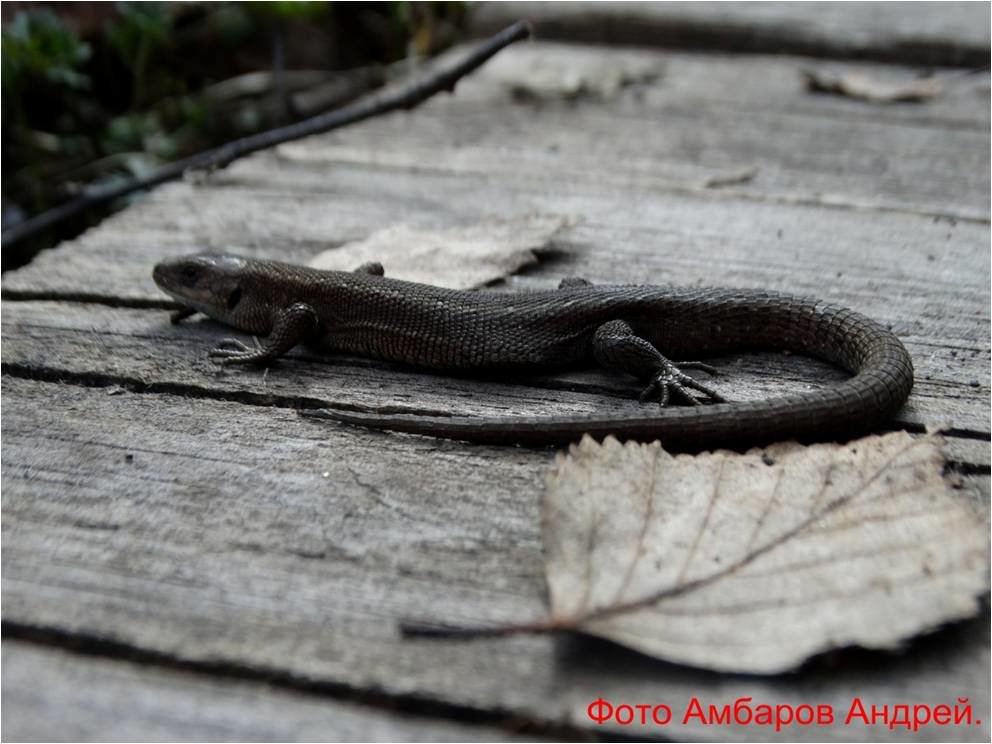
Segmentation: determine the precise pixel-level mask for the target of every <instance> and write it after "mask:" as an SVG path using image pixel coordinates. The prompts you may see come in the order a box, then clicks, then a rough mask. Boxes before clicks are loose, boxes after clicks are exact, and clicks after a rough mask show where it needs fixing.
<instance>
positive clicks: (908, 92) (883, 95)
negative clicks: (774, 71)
mask: <svg viewBox="0 0 992 744" xmlns="http://www.w3.org/2000/svg"><path fill="white" fill-rule="evenodd" d="M802 73H803V75H804V76H805V78H806V87H807V88H808V89H809V90H811V91H815V92H817V93H834V94H836V95H840V96H847V97H848V98H857V99H858V100H861V101H868V102H869V103H920V102H922V101H926V100H929V99H931V98H933V97H934V96H935V95H937V94H938V93H940V81H939V80H938V79H937V78H933V77H928V78H917V79H915V80H911V81H909V82H897V83H888V82H883V81H881V80H873V79H872V78H869V77H865V76H864V75H858V74H854V73H852V74H849V75H839V74H835V73H832V72H825V71H822V70H803V71H802Z"/></svg>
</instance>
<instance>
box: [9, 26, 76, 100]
mask: <svg viewBox="0 0 992 744" xmlns="http://www.w3.org/2000/svg"><path fill="white" fill-rule="evenodd" d="M90 53H91V50H90V45H89V44H87V43H85V42H83V41H80V40H79V39H77V38H76V36H75V35H74V34H73V33H72V32H71V31H70V30H69V29H68V28H66V26H65V25H64V24H63V23H62V21H61V20H60V19H59V18H58V17H57V16H55V15H54V14H52V13H51V12H49V11H42V12H40V13H23V14H21V15H19V16H17V17H16V18H15V19H14V21H13V22H12V23H10V24H8V25H7V26H5V27H4V29H3V95H4V98H5V100H7V101H9V100H11V99H10V98H8V96H12V97H14V98H16V97H17V96H18V95H19V94H20V92H21V91H22V90H23V89H24V88H25V87H26V86H28V85H30V84H31V82H32V81H38V80H41V81H45V82H48V83H51V84H53V85H58V86H65V87H68V88H74V89H77V90H86V89H88V88H89V87H90V79H89V77H88V76H87V75H86V74H85V73H84V72H82V71H81V69H80V68H81V67H82V66H83V65H84V64H85V63H86V61H87V60H88V59H89V58H90Z"/></svg>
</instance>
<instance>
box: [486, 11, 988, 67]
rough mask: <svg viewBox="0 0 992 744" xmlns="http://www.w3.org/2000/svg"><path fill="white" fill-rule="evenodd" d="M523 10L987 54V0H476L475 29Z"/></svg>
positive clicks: (833, 43) (852, 48) (769, 38)
mask: <svg viewBox="0 0 992 744" xmlns="http://www.w3.org/2000/svg"><path fill="white" fill-rule="evenodd" d="M518 18H529V19H530V20H531V21H532V22H533V23H534V24H535V26H536V31H537V35H538V36H539V37H543V38H557V39H570V40H576V41H584V42H599V43H609V44H637V45H642V46H662V47H707V48H715V49H721V50H725V51H731V50H733V51H751V52H753V51H762V52H792V53H798V54H810V55H817V56H829V57H859V58H868V59H880V60H900V61H905V62H910V63H913V64H966V65H973V66H981V65H984V64H987V62H988V55H989V6H988V4H987V3H964V2H946V3H936V2H921V3H906V2H900V3H877V2H862V3H830V2H812V3H783V2H753V3H714V2H649V3H630V2H592V3H569V2H561V3H536V2H508V3H480V4H479V5H478V6H476V7H475V9H474V12H473V14H472V26H473V29H474V30H475V31H476V33H478V34H487V33H492V32H493V31H495V30H496V29H498V28H502V27H503V26H505V25H507V24H509V23H512V22H513V21H515V20H517V19H518Z"/></svg>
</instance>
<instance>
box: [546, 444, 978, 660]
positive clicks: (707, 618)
mask: <svg viewBox="0 0 992 744" xmlns="http://www.w3.org/2000/svg"><path fill="white" fill-rule="evenodd" d="M940 443H941V440H940V439H939V438H938V437H934V436H929V435H928V436H922V437H918V438H915V439H914V438H912V437H910V436H909V435H908V434H906V433H903V432H899V433H893V434H887V435H884V436H877V437H867V438H864V439H861V440H858V441H855V442H852V443H850V444H848V445H846V446H840V445H835V444H821V445H814V446H810V447H804V446H801V445H798V444H795V443H785V444H780V445H774V446H771V447H768V448H766V449H764V450H752V451H751V452H748V453H747V454H744V455H741V454H737V453H732V452H725V451H720V452H714V453H703V454H701V455H697V456H689V455H679V456H673V455H670V454H668V453H667V452H665V451H664V450H663V449H662V448H661V446H660V445H659V444H658V443H657V442H655V443H654V444H651V445H642V444H637V443H633V442H631V443H628V444H624V445H621V444H620V443H619V442H617V441H616V440H615V439H612V438H608V439H607V440H606V441H604V442H603V444H602V445H600V444H597V443H596V442H595V441H593V440H592V439H590V438H588V437H587V438H585V439H583V441H582V443H581V444H580V445H573V446H572V448H571V452H570V454H569V456H568V457H567V458H562V459H561V460H560V461H559V463H558V466H557V468H556V470H555V471H554V472H553V473H552V475H551V476H550V478H549V489H548V493H547V496H546V500H545V513H544V539H545V553H546V573H547V579H548V585H549V587H550V592H551V611H552V624H553V625H554V626H555V627H559V628H570V629H576V630H581V631H584V632H587V633H591V634H594V635H598V636H603V637H605V638H609V639H611V640H613V641H616V642H618V643H622V644H624V645H627V646H630V647H631V648H635V649H637V650H639V651H642V652H644V653H648V654H651V655H653V656H657V657H659V658H663V659H667V660H670V661H675V662H680V663H685V664H691V665H695V666H699V667H705V668H710V669H717V670H723V671H735V672H752V673H773V672H781V671H784V670H788V669H792V668H794V667H796V666H798V665H799V664H801V663H802V662H803V661H804V660H805V659H806V658H808V657H809V656H811V655H813V654H816V653H819V652H822V651H826V650H827V649H830V648H835V647H840V646H849V645H859V646H865V647H869V648H893V647H896V646H898V645H899V644H900V642H901V641H903V640H904V639H906V638H908V637H910V636H912V635H914V634H916V633H920V632H922V631H925V630H928V629H932V628H934V627H935V626H937V625H940V624H941V623H944V622H948V621H951V620H957V619H961V618H965V617H969V616H971V615H973V614H975V613H976V612H977V610H978V603H977V598H978V596H979V595H980V594H982V593H983V592H985V591H987V589H988V561H989V557H988V549H989V544H988V528H987V526H986V525H985V524H982V523H980V522H981V520H979V519H977V518H976V517H975V515H974V513H973V512H971V511H969V510H968V509H967V508H966V507H965V506H964V505H963V504H962V502H961V500H960V499H958V498H956V497H955V496H954V493H953V491H951V490H950V488H949V486H948V485H947V484H946V483H945V482H944V479H943V478H942V476H941V468H942V466H943V462H944V459H943V455H942V454H941V451H940Z"/></svg>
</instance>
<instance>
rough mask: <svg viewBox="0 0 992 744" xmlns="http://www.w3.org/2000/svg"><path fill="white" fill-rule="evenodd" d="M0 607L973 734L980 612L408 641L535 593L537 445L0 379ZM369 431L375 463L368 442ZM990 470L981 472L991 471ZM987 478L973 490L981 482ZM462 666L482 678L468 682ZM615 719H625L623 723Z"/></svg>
mask: <svg viewBox="0 0 992 744" xmlns="http://www.w3.org/2000/svg"><path fill="white" fill-rule="evenodd" d="M4 402H5V404H6V406H5V408H6V410H5V415H4V417H3V420H2V425H3V436H4V444H5V448H4V463H3V486H4V499H3V504H2V506H3V522H2V526H3V547H4V557H3V558H4V559H3V600H4V617H5V621H6V622H8V623H10V624H14V625H18V626H34V627H42V628H50V629H57V630H58V632H59V633H63V634H68V635H70V636H71V635H81V636H95V637H99V638H105V639H107V640H109V641H113V642H115V643H118V644H124V645H127V646H134V647H136V648H140V649H145V650H148V651H154V652H156V653H160V654H167V655H169V656H170V657H173V658H175V659H176V660H177V661H181V662H188V663H196V662H204V661H210V662H218V661H225V660H227V661H231V662H232V663H237V664H239V665H241V666H250V667H252V668H254V669H258V670H262V671H264V670H272V671H273V672H274V673H278V674H283V675H285V674H291V675H293V676H295V677H300V678H304V679H313V680H323V681H326V682H336V683H341V684H346V685H348V686H349V687H350V688H357V689H374V690H376V691H378V693H379V694H381V695H384V696H394V697H396V698H398V699H409V697H410V696H413V697H416V698H417V699H436V700H439V701H443V702H445V703H447V704H453V705H458V706H463V707H464V708H469V709H472V708H475V709H479V710H483V711H490V712H492V711H502V712H506V713H507V714H515V715H518V716H522V717H524V718H525V719H527V720H536V721H538V722H541V721H543V722H556V723H559V724H560V723H569V724H574V725H577V726H581V727H585V728H590V729H592V730H595V728H596V727H595V725H594V724H592V723H591V722H590V721H589V720H588V718H587V717H586V712H585V711H586V708H587V706H588V705H589V703H591V702H592V701H594V700H596V699H597V698H599V697H601V696H602V697H605V698H606V699H608V700H612V701H613V702H615V703H620V702H627V703H630V704H637V703H642V702H644V703H652V704H654V703H658V702H665V703H667V704H669V705H671V706H672V707H673V708H674V709H676V710H677V711H679V715H681V711H683V710H684V709H685V706H686V705H687V704H688V702H689V700H690V699H691V698H692V697H693V696H696V697H699V698H700V700H702V701H704V703H707V704H708V703H714V704H721V705H722V704H724V703H732V702H733V700H734V699H735V698H737V697H741V696H752V697H753V698H754V699H755V702H768V703H788V704H792V705H798V704H801V703H810V704H829V705H833V706H834V707H835V709H836V710H837V711H838V713H839V715H840V717H841V719H842V718H843V715H844V714H845V713H846V710H847V707H848V706H849V705H850V702H851V699H852V698H853V697H854V696H858V697H860V698H861V699H862V700H864V701H866V702H869V703H875V704H879V705H881V704H896V703H912V702H915V701H921V700H923V701H928V702H931V703H933V704H936V703H938V702H947V703H951V704H953V702H954V700H955V698H957V697H970V698H971V700H972V701H973V703H974V704H975V706H976V713H977V717H978V718H979V719H981V720H982V721H983V723H982V724H981V726H971V727H968V728H961V727H957V728H954V727H945V728H940V727H932V728H930V729H927V730H926V734H925V735H926V736H928V737H930V738H939V739H942V740H945V739H946V740H971V739H973V738H974V737H976V736H978V737H983V736H984V737H987V736H988V720H989V719H988V709H987V701H988V690H989V671H988V670H989V660H988V648H989V646H988V635H987V633H988V618H987V616H986V617H985V618H979V620H977V621H975V622H972V623H965V624H962V625H958V626H955V627H954V628H952V629H948V630H946V631H942V632H939V633H937V634H935V635H933V636H930V637H928V638H925V639H920V640H919V641H917V642H915V643H914V644H912V646H911V647H910V650H909V651H910V652H909V653H906V654H863V653H848V654H841V655H840V657H839V658H835V659H833V660H829V659H821V660H819V661H818V662H816V663H813V664H811V665H810V666H809V667H808V668H806V669H804V670H803V671H801V672H800V673H798V674H796V675H792V676H790V677H786V678H748V677H727V676H723V675H715V674H708V673H702V672H695V671H692V670H687V669H681V668H678V667H673V666H671V665H666V664H662V663H660V662H655V661H652V660H649V659H646V658H643V657H640V656H638V655H636V654H633V653H630V652H627V651H624V650H622V649H619V648H617V647H614V646H611V645H608V644H603V643H596V642H588V641H581V640H579V639H567V638H552V637H547V636H534V637H516V638H506V639H491V640H481V641H476V642H471V643H445V642H437V641H413V640H404V639H401V638H400V637H399V636H398V634H397V631H396V623H397V621H399V620H401V619H404V618H417V619H444V620H447V621H451V622H458V623H466V624H480V623H498V622H501V621H510V620H519V619H524V618H530V617H535V616H538V615H540V614H541V613H542V611H543V608H544V597H543V594H544V591H545V589H544V584H543V580H542V578H541V568H540V561H541V547H540V540H539V514H538V501H539V497H540V492H541V482H542V477H543V473H544V471H545V470H546V468H547V467H548V466H549V464H550V459H551V457H550V454H549V453H546V452H536V451H530V450H516V449H509V450H508V449H505V448H488V447H471V446H465V445H461V444H458V443H453V442H437V441H434V440H431V439H426V438H418V437H408V436H395V435H387V434H378V433H368V432H360V431H350V430H344V429H340V430H338V429H333V428H330V429H329V428H326V427H317V426H314V425H313V424H311V423H308V422H306V421H304V420H301V419H299V418H298V417H297V416H296V415H295V414H293V412H291V411H287V410H283V409H278V408H273V409H267V410H264V411H263V410H261V409H258V408H255V407H249V406H244V405H241V404H239V403H236V402H221V401H212V400H205V399H201V400H193V401H190V400H185V399H183V398H182V397H180V396H175V395H156V394H146V395H135V394H130V393H121V394H117V395H108V391H107V390H106V389H93V388H84V387H79V386H71V385H59V384H54V383H40V382H33V381H28V380H22V379H16V378H11V377H9V376H6V377H5V378H4ZM370 447H375V450H376V457H375V459H374V460H372V459H370V458H369V456H368V453H369V450H370ZM986 481H987V479H986ZM985 488H987V483H986V486H985ZM479 670H485V673H484V674H480V673H479ZM627 731H630V730H629V729H628V730H627ZM800 732H801V733H802V737H803V738H808V737H814V738H819V739H870V740H882V739H889V738H892V737H895V738H897V739H909V738H913V737H918V736H919V734H914V733H912V732H911V731H899V730H897V731H895V732H890V731H888V730H887V729H886V728H884V727H874V728H869V729H863V728H860V727H850V726H848V727H845V726H843V725H842V723H841V721H838V722H837V723H836V725H834V726H833V727H830V728H822V729H821V728H815V729H811V728H806V727H803V728H801V729H800V728H796V727H787V728H786V729H784V730H783V731H782V732H779V733H777V734H776V733H774V732H771V731H767V730H764V729H758V728H754V727H728V728H723V727H720V728H718V729H717V728H713V727H705V726H700V725H699V724H698V723H696V724H690V725H688V726H685V727H683V726H681V725H670V726H669V727H666V728H665V729H664V730H663V731H661V732H659V731H658V730H657V729H650V728H649V729H646V730H643V731H642V733H645V734H648V735H652V736H658V735H661V736H665V737H675V738H693V739H699V740H712V739H720V738H725V737H727V736H732V737H734V738H739V739H744V740H767V739H768V738H777V739H782V740H791V739H794V738H795V736H796V735H798V734H799V733H800Z"/></svg>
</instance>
